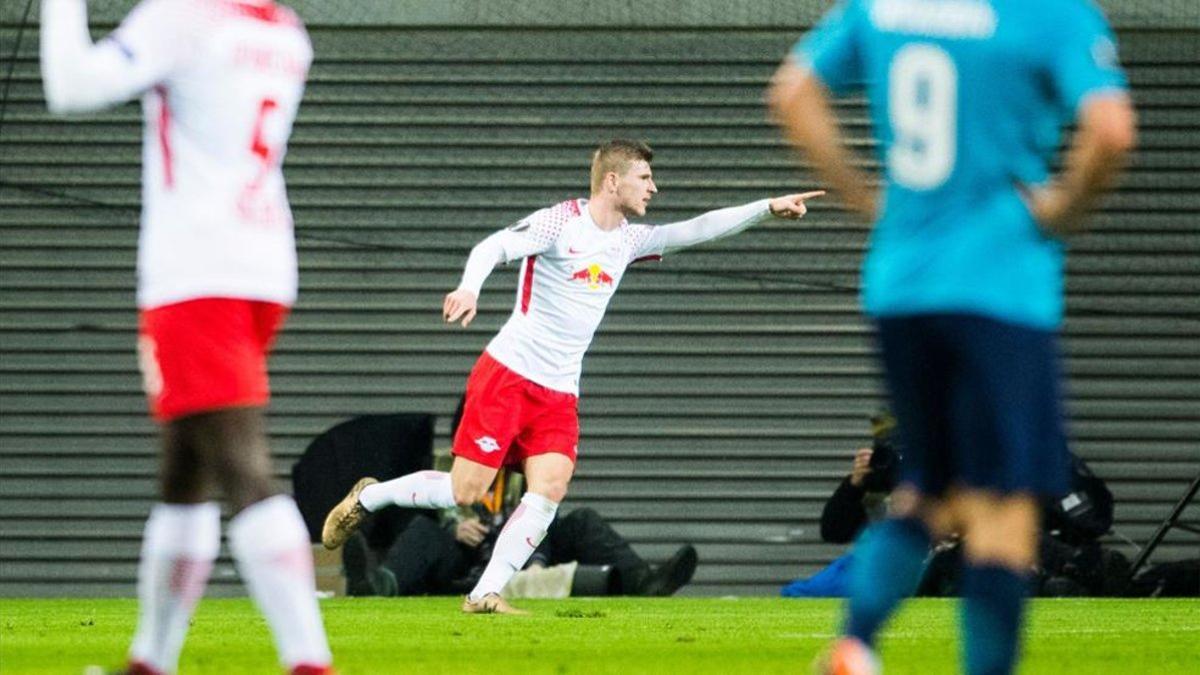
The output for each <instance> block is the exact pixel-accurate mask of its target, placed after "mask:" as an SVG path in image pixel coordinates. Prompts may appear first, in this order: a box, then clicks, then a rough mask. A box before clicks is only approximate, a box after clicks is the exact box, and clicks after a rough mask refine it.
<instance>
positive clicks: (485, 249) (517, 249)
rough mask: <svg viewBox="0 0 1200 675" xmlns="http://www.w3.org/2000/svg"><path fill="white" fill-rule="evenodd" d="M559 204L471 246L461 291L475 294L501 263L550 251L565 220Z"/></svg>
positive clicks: (527, 217) (529, 216)
mask: <svg viewBox="0 0 1200 675" xmlns="http://www.w3.org/2000/svg"><path fill="white" fill-rule="evenodd" d="M558 211H561V209H559V208H558V207H550V208H546V209H541V210H539V211H535V212H534V213H531V214H529V215H528V216H526V217H524V218H522V219H521V220H518V221H517V222H515V223H513V224H512V225H510V226H508V227H507V228H505V229H503V230H500V231H499V232H496V233H494V234H492V235H491V236H489V237H488V238H486V239H484V240H483V241H481V242H479V244H477V245H476V246H475V248H473V249H471V255H470V256H469V257H468V258H467V264H466V266H465V268H464V269H463V277H462V281H461V282H460V283H459V285H458V287H459V289H460V290H467V291H471V292H472V293H474V294H475V296H476V297H478V296H479V292H480V290H482V288H483V282H484V281H486V280H487V278H488V275H490V274H491V272H492V270H493V269H494V268H495V267H496V265H498V264H499V263H507V262H512V261H513V260H520V259H521V258H527V257H529V256H531V255H538V254H541V253H545V252H546V251H548V250H550V249H551V248H552V247H553V246H554V244H555V243H556V242H557V241H558V238H559V236H560V235H561V234H562V231H563V225H564V224H565V223H566V219H565V218H562V217H560V215H559V214H558Z"/></svg>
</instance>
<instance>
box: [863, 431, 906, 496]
mask: <svg viewBox="0 0 1200 675" xmlns="http://www.w3.org/2000/svg"><path fill="white" fill-rule="evenodd" d="M895 431H896V418H895V416H893V415H892V414H891V413H889V412H887V411H881V412H879V413H877V414H876V415H874V416H873V417H872V418H871V439H872V442H871V462H870V467H871V470H870V471H869V472H868V473H867V475H866V476H864V477H863V490H864V491H866V492H891V491H892V490H894V489H895V488H896V484H897V483H898V482H899V481H900V460H901V458H902V454H901V452H900V449H899V448H898V447H897V444H896V438H895Z"/></svg>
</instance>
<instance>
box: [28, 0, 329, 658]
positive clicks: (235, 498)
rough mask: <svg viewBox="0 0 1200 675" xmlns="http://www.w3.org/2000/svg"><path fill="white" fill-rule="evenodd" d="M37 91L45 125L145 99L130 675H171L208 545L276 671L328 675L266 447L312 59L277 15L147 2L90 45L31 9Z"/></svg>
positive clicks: (47, 12) (297, 536)
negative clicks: (149, 483)
mask: <svg viewBox="0 0 1200 675" xmlns="http://www.w3.org/2000/svg"><path fill="white" fill-rule="evenodd" d="M41 52H42V54H41V59H42V76H43V80H44V84H45V91H46V102H47V104H48V105H49V107H50V110H51V111H52V112H55V113H72V112H88V111H94V110H99V109H102V108H106V107H109V106H113V105H116V104H119V103H122V102H124V101H127V100H129V99H132V98H136V97H141V99H142V107H143V110H144V113H145V119H146V122H145V132H144V149H143V152H142V164H143V169H142V170H143V175H142V218H141V237H140V242H139V246H138V308H139V310H140V311H139V315H140V334H139V338H138V351H139V360H140V364H141V368H142V373H143V376H144V381H145V388H146V394H147V396H148V398H149V403H150V410H151V413H152V414H153V416H154V418H155V419H156V420H157V421H158V422H159V423H160V424H161V425H162V445H163V461H162V471H161V495H162V503H160V504H158V505H156V506H155V507H154V509H153V510H152V512H151V514H150V520H149V522H148V523H147V524H146V532H145V538H144V540H143V544H142V556H141V564H140V567H139V569H138V597H139V603H140V604H139V616H138V626H137V632H136V634H135V635H134V639H133V646H132V647H131V648H130V652H129V667H128V672H130V673H171V672H174V671H175V669H176V666H177V663H178V660H179V651H180V649H181V647H182V645H183V640H184V637H185V635H186V633H187V628H188V621H189V619H190V617H191V614H192V610H193V608H194V607H195V604H196V602H197V601H198V599H199V598H200V596H201V595H203V593H204V587H205V584H206V583H207V581H208V576H209V573H210V572H211V570H212V566H213V561H214V560H215V559H216V557H217V551H218V549H219V547H220V543H221V531H220V510H219V509H218V507H217V505H216V504H215V503H213V502H212V501H210V500H211V499H212V498H213V493H214V492H215V491H216V490H218V489H219V490H220V492H221V493H222V494H223V495H224V498H225V500H226V503H227V504H228V506H229V509H230V511H231V512H232V513H233V514H234V515H233V517H232V519H231V520H230V522H229V548H230V550H231V551H232V553H233V556H234V558H235V560H236V561H237V565H238V569H239V571H240V572H241V575H242V578H243V579H244V580H245V582H246V584H247V586H248V587H249V590H250V594H251V595H252V596H253V597H254V600H255V601H256V602H257V603H258V606H259V608H260V609H261V610H262V612H263V614H264V615H265V616H266V618H267V623H268V624H269V625H270V628H271V631H272V633H273V634H274V637H275V644H276V647H277V648H278V651H279V658H280V661H281V662H282V664H283V666H284V667H285V668H287V669H288V670H289V671H290V672H292V673H295V674H314V675H315V674H320V673H332V672H333V671H332V669H331V668H330V660H331V658H330V653H329V647H328V644H327V642H326V639H325V631H324V627H323V626H322V624H321V616H320V612H319V610H318V608H317V603H316V595H315V587H314V583H313V564H312V550H311V548H310V544H309V541H308V535H307V532H306V530H305V528H304V524H303V522H302V520H301V517H300V513H299V511H297V509H296V505H295V503H294V502H293V501H292V499H291V498H290V497H288V496H286V495H281V494H277V493H276V490H275V489H274V487H273V486H272V484H271V464H270V456H269V450H268V447H267V442H266V433H265V431H264V421H263V409H264V407H265V406H266V404H267V401H268V384H267V354H268V352H269V350H270V346H271V343H272V341H273V340H274V337H275V334H276V332H277V331H278V330H279V328H280V326H281V325H282V324H283V321H284V319H285V317H286V316H287V313H288V308H289V307H290V306H291V305H292V303H293V302H295V299H296V283H297V282H296V276H297V272H296V251H295V242H294V239H293V234H292V216H291V210H290V208H289V206H288V201H287V195H286V192H285V190H284V184H283V173H282V170H281V164H282V162H283V156H284V152H285V149H286V145H287V139H288V136H289V135H290V133H291V129H292V120H293V119H294V118H295V115H296V109H297V107H298V106H299V104H300V98H301V95H302V93H303V91H304V82H305V78H306V76H307V73H308V68H309V64H310V63H311V61H312V47H311V45H310V43H309V40H308V35H307V33H306V32H305V30H304V26H303V25H302V24H301V23H300V20H299V19H298V18H297V17H296V15H295V14H294V13H293V12H292V11H291V10H289V9H287V8H284V7H281V6H279V5H276V4H274V3H273V2H271V1H270V0H241V1H237V2H235V1H232V0H145V1H144V2H142V3H141V4H140V5H138V6H137V7H136V8H135V9H134V10H133V11H132V12H131V13H130V14H129V16H128V17H126V18H125V20H124V21H123V22H122V23H121V25H120V27H119V28H117V30H116V31H115V32H113V34H112V35H110V36H108V37H107V38H105V39H104V40H102V41H101V42H99V43H97V44H93V43H92V40H91V37H90V36H89V34H88V25H87V5H86V4H85V2H84V0H43V2H42V24H41Z"/></svg>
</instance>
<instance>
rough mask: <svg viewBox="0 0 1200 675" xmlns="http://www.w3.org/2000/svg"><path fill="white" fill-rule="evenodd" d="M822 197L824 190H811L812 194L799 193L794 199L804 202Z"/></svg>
mask: <svg viewBox="0 0 1200 675" xmlns="http://www.w3.org/2000/svg"><path fill="white" fill-rule="evenodd" d="M824 195H825V191H824V190H813V191H812V192H801V193H800V194H798V195H796V199H799V200H800V201H804V200H806V199H813V198H815V197H823V196H824Z"/></svg>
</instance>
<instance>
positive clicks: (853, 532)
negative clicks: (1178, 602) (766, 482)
mask: <svg viewBox="0 0 1200 675" xmlns="http://www.w3.org/2000/svg"><path fill="white" fill-rule="evenodd" d="M871 426H872V439H873V443H872V446H871V447H869V448H859V449H858V450H857V451H855V453H854V460H853V465H852V468H851V471H850V474H849V475H847V476H846V477H845V478H844V479H843V480H842V482H841V483H840V484H839V485H838V487H837V489H836V490H835V491H834V493H833V495H832V496H830V498H829V500H828V501H827V502H826V504H825V507H824V509H823V510H822V512H821V540H822V541H825V542H828V543H831V544H848V543H850V542H852V541H853V540H854V539H855V537H857V536H858V534H859V533H860V532H861V531H862V529H863V528H864V527H866V525H867V524H868V523H870V522H872V521H874V520H877V519H879V518H882V517H883V516H884V515H885V514H886V512H887V498H888V495H889V494H890V493H891V491H892V489H894V488H895V487H896V481H897V479H898V476H899V467H900V461H901V460H902V454H901V452H900V451H899V450H898V449H897V448H896V447H895V446H894V445H893V442H892V430H893V428H894V427H895V419H894V418H892V416H891V415H890V414H888V413H881V414H879V415H876V416H875V417H873V418H872V419H871ZM1070 489H1071V492H1069V493H1068V494H1066V495H1063V496H1062V497H1060V498H1056V499H1047V500H1045V501H1044V502H1043V503H1042V534H1041V537H1040V540H1039V555H1040V562H1039V569H1038V570H1037V589H1036V591H1037V594H1038V595H1044V596H1063V595H1124V594H1126V592H1127V590H1128V589H1127V587H1128V576H1129V574H1128V573H1129V562H1128V560H1127V559H1126V558H1125V556H1123V555H1121V554H1120V553H1118V552H1116V551H1112V550H1108V549H1104V548H1101V546H1100V544H1099V543H1098V542H1097V539H1099V537H1101V536H1103V535H1104V534H1105V533H1106V532H1108V530H1109V528H1110V527H1111V526H1112V522H1113V497H1112V493H1111V492H1109V490H1108V488H1107V486H1105V484H1104V481H1103V480H1101V479H1100V478H1099V477H1097V476H1096V475H1095V474H1093V473H1092V472H1091V470H1090V469H1089V468H1088V466H1087V465H1086V464H1085V463H1084V462H1083V460H1081V459H1079V458H1078V457H1077V456H1075V455H1074V454H1072V455H1071V488H1070ZM960 548H961V547H960V546H959V542H958V541H957V539H955V538H950V539H948V540H946V541H943V542H940V543H939V544H937V545H936V546H934V549H933V552H932V554H931V556H930V558H929V560H928V562H927V569H926V572H925V575H924V577H923V578H922V580H921V584H920V586H919V587H918V589H917V594H918V595H936V596H947V595H955V594H957V591H958V568H959V560H960V557H961V551H960V550H959V549H960ZM839 560H840V561H841V562H840V563H838V562H837V561H835V564H834V565H832V566H831V568H829V569H830V570H831V571H835V570H841V569H844V567H843V566H844V565H845V564H846V563H847V562H848V561H845V560H842V559H839ZM835 581H836V580H835ZM808 588H809V587H808V585H806V582H800V583H798V584H797V583H793V584H791V585H789V586H787V587H785V589H784V594H785V595H789V594H803V595H809V594H815V593H809V592H807V590H806V589H808ZM838 588H840V586H838V585H837V583H835V584H834V585H833V586H831V587H826V586H825V585H823V584H822V585H820V586H819V589H820V592H829V593H830V594H835V593H834V592H833V591H836V590H837V589H838ZM789 589H791V590H789Z"/></svg>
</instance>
